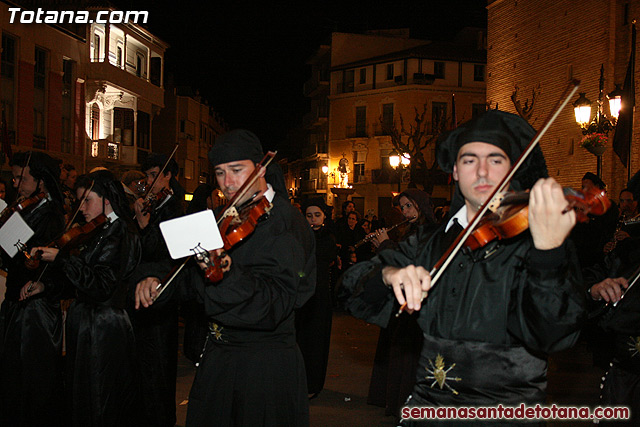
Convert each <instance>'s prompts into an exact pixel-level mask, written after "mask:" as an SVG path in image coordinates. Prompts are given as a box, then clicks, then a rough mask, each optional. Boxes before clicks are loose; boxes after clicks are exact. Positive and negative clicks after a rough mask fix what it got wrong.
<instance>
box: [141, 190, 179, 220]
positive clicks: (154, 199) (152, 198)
mask: <svg viewBox="0 0 640 427" xmlns="http://www.w3.org/2000/svg"><path fill="white" fill-rule="evenodd" d="M170 194H173V191H171V189H169V188H163V189H162V190H160V191H159V192H157V193H156V194H153V193H151V192H149V194H147V195H146V197H145V198H144V203H143V205H142V210H141V212H142V215H146V214H149V213H151V212H152V211H153V210H154V209H155V207H156V205H157V204H158V203H159V202H161V201H162V200H164V199H165V198H166V197H167V196H168V195H170Z"/></svg>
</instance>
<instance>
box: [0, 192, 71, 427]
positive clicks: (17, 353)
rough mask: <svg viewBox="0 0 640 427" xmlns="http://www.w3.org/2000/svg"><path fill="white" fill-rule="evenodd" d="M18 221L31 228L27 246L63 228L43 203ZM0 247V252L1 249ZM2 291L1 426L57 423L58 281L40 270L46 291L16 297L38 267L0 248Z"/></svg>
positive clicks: (56, 234) (58, 213)
mask: <svg viewBox="0 0 640 427" xmlns="http://www.w3.org/2000/svg"><path fill="white" fill-rule="evenodd" d="M23 219H24V220H25V221H26V223H27V224H28V225H29V227H31V229H32V230H33V231H34V235H33V236H32V237H31V239H30V240H29V241H28V246H29V247H34V246H42V245H47V244H49V243H51V241H52V240H54V239H55V238H57V237H59V235H60V234H61V233H62V230H63V228H64V216H63V213H62V210H61V209H60V208H57V207H56V206H55V204H54V203H53V202H50V201H47V200H45V201H43V202H42V204H41V205H38V207H36V208H35V209H34V210H33V211H31V212H28V213H26V214H25V215H23ZM0 251H1V250H0ZM1 252H2V254H3V263H4V265H5V266H6V268H7V272H8V274H7V282H6V285H7V291H6V294H5V300H4V302H3V303H2V308H1V309H0V338H1V339H0V425H3V426H19V425H47V426H56V425H60V423H61V417H60V412H61V408H62V398H61V397H62V313H61V311H60V298H59V293H58V292H56V290H57V289H59V287H58V286H56V285H59V283H56V282H59V279H58V278H56V277H55V276H54V275H52V274H50V273H51V271H45V275H43V277H42V278H41V281H42V282H43V283H44V284H45V287H46V290H45V292H43V293H41V294H38V295H35V296H34V297H31V298H29V299H28V300H26V301H18V299H19V298H20V289H21V288H22V287H23V286H24V285H25V284H26V283H27V282H28V281H29V280H36V279H38V277H39V276H40V273H41V271H42V269H43V268H44V266H45V265H46V263H44V262H42V263H40V268H39V269H38V270H29V269H27V268H26V267H25V265H24V261H25V257H24V255H23V254H22V253H21V252H18V254H16V256H15V257H14V258H13V259H11V258H9V257H8V256H7V255H6V253H4V251H1Z"/></svg>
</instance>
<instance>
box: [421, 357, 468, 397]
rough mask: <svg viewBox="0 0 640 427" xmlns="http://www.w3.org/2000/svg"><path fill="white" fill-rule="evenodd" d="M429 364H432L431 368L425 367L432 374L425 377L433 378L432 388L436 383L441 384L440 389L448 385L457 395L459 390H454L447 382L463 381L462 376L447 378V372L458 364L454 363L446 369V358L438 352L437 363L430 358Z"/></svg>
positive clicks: (448, 388)
mask: <svg viewBox="0 0 640 427" xmlns="http://www.w3.org/2000/svg"><path fill="white" fill-rule="evenodd" d="M429 365H431V369H429V368H428V367H425V369H426V371H427V373H429V374H430V375H427V376H426V377H425V379H427V380H433V383H431V388H433V387H434V386H435V385H436V384H438V386H440V389H443V388H445V387H446V388H447V390H449V391H451V392H452V393H453V394H455V395H457V394H458V392H457V391H456V390H454V389H453V388H452V387H451V386H450V385H449V384H447V380H449V381H462V378H458V377H450V378H447V374H448V373H449V371H450V370H452V369H453V368H454V367H455V366H456V364H455V363H454V364H452V365H451V366H449V367H448V368H446V369H445V364H444V358H443V357H442V355H440V354H438V355H437V356H436V362H435V364H434V363H433V362H432V361H431V359H429Z"/></svg>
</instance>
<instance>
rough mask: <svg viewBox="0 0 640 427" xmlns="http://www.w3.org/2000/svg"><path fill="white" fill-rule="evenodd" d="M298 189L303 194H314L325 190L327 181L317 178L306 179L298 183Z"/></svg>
mask: <svg viewBox="0 0 640 427" xmlns="http://www.w3.org/2000/svg"><path fill="white" fill-rule="evenodd" d="M300 188H301V190H302V192H303V193H315V192H316V191H318V190H326V189H327V179H326V177H324V178H319V179H307V180H302V181H300Z"/></svg>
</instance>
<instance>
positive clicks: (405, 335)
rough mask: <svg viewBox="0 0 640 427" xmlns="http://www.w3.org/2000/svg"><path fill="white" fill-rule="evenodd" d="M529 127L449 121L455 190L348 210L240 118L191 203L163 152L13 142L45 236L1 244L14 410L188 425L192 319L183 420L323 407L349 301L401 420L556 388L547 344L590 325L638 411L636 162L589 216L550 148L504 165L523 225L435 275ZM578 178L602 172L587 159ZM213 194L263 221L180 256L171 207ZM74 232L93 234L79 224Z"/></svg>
mask: <svg viewBox="0 0 640 427" xmlns="http://www.w3.org/2000/svg"><path fill="white" fill-rule="evenodd" d="M534 134H535V131H534V130H533V128H532V127H531V126H530V125H529V124H528V123H527V122H526V121H524V120H523V119H522V118H520V117H518V116H515V115H513V114H509V113H504V112H501V111H497V110H493V111H488V112H487V113H485V114H484V115H482V116H480V117H478V118H475V119H473V120H471V121H469V122H467V123H464V124H462V125H460V126H459V127H458V128H456V129H455V130H453V131H451V132H449V133H447V134H445V135H443V136H442V137H441V138H440V139H439V140H438V143H437V147H436V157H437V161H438V163H439V165H440V167H441V168H442V170H444V171H445V172H448V173H451V174H452V177H453V179H454V181H455V191H454V195H453V198H452V201H451V204H450V206H439V207H437V208H436V207H434V205H433V202H432V200H431V197H430V195H429V194H428V193H427V192H425V191H422V190H419V189H417V188H408V189H406V190H404V191H402V192H401V193H400V194H398V195H397V196H396V197H395V198H394V200H393V202H394V210H393V211H392V213H393V215H392V216H391V217H390V218H388V219H387V221H383V220H379V219H378V218H377V216H375V215H374V212H367V215H366V216H365V217H362V216H361V213H359V212H358V211H357V210H356V205H355V204H354V202H353V201H346V202H344V203H343V204H342V206H340V208H341V212H340V215H337V218H336V220H335V221H334V219H333V216H334V215H333V214H332V207H330V206H327V204H326V203H325V200H324V198H310V199H307V200H304V201H303V202H302V206H300V207H299V208H297V207H295V206H294V205H293V204H292V203H291V202H290V201H289V199H288V193H287V190H286V186H285V184H284V177H283V174H282V171H281V170H280V168H279V166H278V165H277V164H276V163H271V164H269V165H268V166H265V165H263V164H262V160H263V159H264V157H265V156H264V152H263V149H262V146H261V143H260V141H259V139H258V138H257V136H256V135H254V134H253V133H251V132H249V131H246V130H234V131H231V132H228V133H227V134H224V135H222V136H221V137H219V138H218V139H217V140H216V142H215V144H214V145H213V148H212V149H211V151H210V153H209V161H210V162H211V165H212V167H213V170H214V176H215V185H210V184H202V185H201V186H199V187H198V188H197V189H196V191H195V192H194V195H193V199H192V201H191V202H190V203H189V204H188V206H186V205H185V202H184V201H183V200H184V189H183V188H182V187H181V186H180V184H179V183H178V180H177V177H178V174H179V168H178V165H177V163H176V161H175V160H174V159H171V158H169V157H168V156H166V155H164V154H151V155H149V156H148V157H147V158H146V159H145V160H144V162H142V164H141V167H140V170H131V171H127V172H126V173H123V174H122V175H121V176H116V175H115V174H114V173H113V172H112V171H109V170H107V169H105V168H96V170H93V171H90V172H89V173H87V174H82V175H79V174H78V173H77V171H76V170H75V168H74V167H73V166H72V165H62V166H61V165H60V162H59V161H57V160H56V159H54V158H52V157H51V156H49V155H47V154H45V153H42V152H37V151H25V152H18V153H15V154H14V155H13V156H12V158H11V159H10V162H11V163H10V166H11V170H12V175H13V186H12V188H5V183H4V182H0V198H3V199H5V198H6V199H8V201H11V199H12V198H15V199H19V200H26V199H31V198H34V200H35V202H34V203H33V204H32V205H30V208H29V209H25V210H24V211H21V212H20V215H21V216H22V219H23V220H24V221H25V223H26V224H27V225H28V226H29V227H30V228H31V229H32V230H33V236H32V237H31V238H30V239H29V240H28V242H26V244H23V245H22V246H21V247H20V250H19V251H18V253H17V254H16V255H15V256H9V254H8V253H5V252H3V254H2V268H3V269H4V270H5V271H6V273H7V278H6V287H7V290H6V294H5V298H4V302H3V303H2V307H1V308H0V425H7V426H10V425H16V426H40V425H47V426H56V425H60V426H62V425H65V426H66V425H74V426H126V425H131V426H173V425H175V422H176V407H175V393H176V375H177V372H176V369H177V355H178V325H179V318H180V317H181V318H182V319H183V321H184V326H185V331H184V337H185V339H184V347H183V348H184V353H185V355H186V356H187V357H188V358H189V359H190V360H191V361H192V362H193V363H194V364H195V365H196V366H197V371H196V376H195V379H194V383H193V385H192V388H191V392H190V396H189V403H188V412H187V425H188V426H232V425H234V426H235V425H252V426H253V425H265V426H282V425H292V426H293V425H295V426H298V425H302V426H304V425H308V424H309V400H310V399H313V398H315V397H316V396H318V394H319V393H321V392H322V390H323V388H324V385H325V378H326V373H327V364H328V359H329V351H330V338H331V327H332V313H333V311H334V309H335V308H336V307H340V309H345V310H346V311H347V312H348V313H350V314H352V315H353V316H356V317H359V318H362V319H364V320H366V321H367V322H370V323H374V324H377V325H379V326H380V327H381V329H380V336H379V339H378V345H377V349H376V354H375V359H374V366H373V371H372V376H371V383H370V387H369V396H368V399H367V400H368V403H370V404H373V405H378V406H382V407H384V408H385V409H386V413H387V414H388V415H393V416H395V417H397V418H398V419H399V418H400V414H401V411H402V408H404V407H414V406H418V407H424V406H434V407H435V406H460V405H467V406H480V405H482V406H491V405H497V404H503V405H513V406H515V405H519V404H520V403H525V404H531V405H533V404H535V403H544V402H545V392H546V372H547V356H548V354H549V353H552V352H556V351H560V350H563V349H567V348H570V347H571V346H573V345H574V344H575V343H576V342H577V340H578V339H579V336H580V333H581V331H582V332H583V334H584V336H586V338H587V340H588V341H589V342H590V343H591V345H592V348H593V349H594V353H596V357H595V359H596V360H599V361H600V362H601V363H602V366H604V367H605V368H606V369H607V374H606V376H605V378H604V381H603V385H602V390H603V396H602V402H603V404H610V405H625V406H629V407H631V409H632V416H633V417H637V414H640V388H639V387H638V383H639V382H640V362H639V361H640V350H639V349H640V338H638V335H640V331H639V330H638V329H640V326H639V325H640V298H638V296H637V289H636V290H633V291H632V289H633V284H634V283H635V282H634V279H635V278H637V276H638V273H639V271H640V268H639V267H638V261H639V257H640V251H639V250H638V248H639V247H640V246H639V245H638V242H639V240H638V239H640V219H639V215H638V203H637V198H638V190H640V185H637V184H638V183H636V182H635V181H634V180H636V181H640V177H639V178H637V179H636V178H634V180H631V181H630V182H629V188H625V189H624V190H622V191H621V192H620V193H619V195H618V196H619V197H618V199H617V200H618V203H617V204H616V203H613V206H612V207H611V208H610V209H608V210H607V212H606V213H605V214H604V215H600V216H596V215H588V217H589V221H587V222H584V223H577V219H576V218H577V215H576V213H575V212H574V210H573V209H571V208H572V205H570V204H569V202H568V201H567V198H566V197H565V193H564V191H563V189H562V188H561V187H560V185H559V184H558V183H557V182H556V181H555V180H554V179H552V178H549V177H548V174H547V170H546V165H545V160H544V157H543V156H542V152H541V150H540V149H539V148H536V149H535V150H534V151H533V154H532V155H531V156H530V157H529V158H528V159H527V160H526V162H525V163H524V165H523V167H522V168H520V169H519V170H518V171H517V172H516V173H515V175H514V177H513V179H512V180H511V182H510V188H511V189H512V190H514V191H521V192H523V191H526V192H527V194H528V213H527V214H526V215H527V220H528V229H527V230H525V231H524V232H522V233H520V234H518V235H516V236H508V237H507V238H504V239H495V240H493V241H490V242H489V243H487V244H485V245H483V246H482V247H480V248H472V249H471V248H466V249H463V250H461V251H460V252H458V253H454V254H451V257H452V261H451V262H450V264H449V267H448V268H446V269H444V268H443V271H440V272H438V276H437V277H436V276H434V277H432V274H433V272H432V271H431V269H432V268H433V267H434V266H436V265H441V264H440V258H441V256H442V255H443V254H444V253H446V252H447V249H448V248H450V247H451V245H452V243H453V242H454V241H455V240H456V237H457V236H458V235H459V234H460V232H461V231H462V230H464V229H465V228H466V227H467V225H468V224H469V223H470V222H471V221H472V220H473V218H474V216H475V214H476V213H477V212H478V211H479V210H480V208H481V206H482V205H483V204H484V203H485V202H487V200H488V198H489V196H490V194H491V193H492V192H493V190H494V189H495V187H496V186H497V185H498V183H499V182H500V181H501V180H502V179H503V177H504V176H506V174H507V173H508V171H509V170H510V168H511V166H512V165H513V164H514V163H515V160H516V159H517V158H518V157H519V156H520V154H521V153H522V152H523V151H524V150H525V148H526V146H527V144H528V143H529V141H530V140H531V138H532V137H533V135H534ZM582 187H583V188H582V190H583V191H584V194H592V193H593V192H594V191H596V192H598V191H600V192H605V191H606V184H605V183H604V182H603V181H602V180H601V179H600V178H599V177H598V176H596V175H594V174H592V173H587V174H586V175H585V176H584V178H583V180H582ZM594 189H596V190H594ZM5 190H9V191H8V192H9V193H10V194H11V193H13V194H14V195H13V197H7V196H6V194H7V193H6V192H5ZM15 206H16V204H10V206H9V208H8V209H14V208H15ZM258 207H260V209H258ZM185 208H186V212H185ZM206 209H210V210H213V211H214V214H215V216H216V218H221V220H222V219H224V218H227V217H230V220H229V222H224V224H226V225H225V227H227V225H228V227H231V228H233V227H235V225H237V224H238V223H240V224H242V225H244V224H245V223H246V222H250V223H251V225H252V229H251V232H250V233H248V234H249V235H248V236H243V238H242V239H241V241H240V242H239V243H237V242H235V241H233V242H232V240H231V239H230V237H229V238H227V234H226V233H227V232H228V230H229V228H224V229H223V242H224V244H225V247H224V248H221V249H216V250H208V251H207V250H201V251H195V256H193V257H190V258H188V259H186V260H182V259H180V260H174V259H172V257H171V256H170V253H169V250H168V248H167V244H166V242H165V240H164V238H163V235H162V233H161V228H160V224H161V223H162V222H164V221H168V220H171V219H176V218H179V217H181V216H183V215H185V214H192V213H196V212H200V211H203V210H206ZM256 212H258V213H257V214H256ZM4 213H5V212H3V218H5V215H4ZM254 214H255V215H254ZM3 220H6V219H3ZM305 220H306V221H305ZM1 225H2V224H0V226H1ZM72 230H81V231H82V232H81V233H79V234H80V236H81V237H80V238H77V239H76V238H75V236H74V239H71V240H70V243H67V242H66V241H65V242H63V240H62V239H61V236H66V235H67V234H70V233H71V231H72ZM235 231H236V230H235V229H234V230H233V232H234V233H235ZM204 232H205V231H204V230H203V233H204ZM212 271H214V272H220V275H219V276H217V275H214V274H213V273H212ZM436 280H437V282H436ZM398 313H401V314H398ZM602 343H605V344H602ZM603 348H606V349H610V351H607V352H602V351H598V349H600V350H601V349H603ZM401 422H402V424H403V425H413V424H415V423H417V424H418V425H419V422H418V421H415V420H402V421H401ZM630 422H631V423H633V422H635V418H634V421H630ZM508 424H509V423H508ZM630 425H632V424H630Z"/></svg>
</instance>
